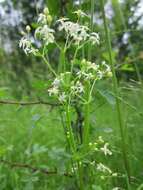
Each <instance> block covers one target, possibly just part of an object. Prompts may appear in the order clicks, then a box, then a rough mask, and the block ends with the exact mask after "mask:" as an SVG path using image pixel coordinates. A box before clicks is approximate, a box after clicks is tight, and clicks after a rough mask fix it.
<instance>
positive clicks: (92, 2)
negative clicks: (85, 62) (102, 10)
mask: <svg viewBox="0 0 143 190" xmlns="http://www.w3.org/2000/svg"><path fill="white" fill-rule="evenodd" d="M94 3H95V1H94V0H91V10H90V13H91V19H90V30H91V32H93V16H94ZM91 50H92V46H91V43H90V44H89V46H88V59H89V60H91Z"/></svg>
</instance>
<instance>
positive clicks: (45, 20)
mask: <svg viewBox="0 0 143 190" xmlns="http://www.w3.org/2000/svg"><path fill="white" fill-rule="evenodd" d="M51 21H52V17H51V15H50V14H49V10H48V8H45V9H44V11H43V13H40V14H39V17H38V21H37V22H38V27H37V29H36V30H35V33H34V36H35V39H34V41H35V42H36V40H41V41H42V43H43V45H44V46H45V45H48V44H50V43H54V41H55V37H54V32H55V31H54V30H53V29H51V28H50V24H51ZM30 30H31V28H30V26H26V33H25V32H23V35H24V36H23V37H22V38H21V40H20V42H19V47H20V48H22V49H23V50H24V52H25V53H26V54H34V55H36V54H37V53H38V51H39V50H38V48H36V47H35V46H36V43H32V37H30Z"/></svg>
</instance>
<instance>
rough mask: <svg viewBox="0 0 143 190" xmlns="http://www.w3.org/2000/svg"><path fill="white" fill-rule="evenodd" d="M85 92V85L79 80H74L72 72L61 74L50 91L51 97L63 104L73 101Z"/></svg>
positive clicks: (52, 84)
mask: <svg viewBox="0 0 143 190" xmlns="http://www.w3.org/2000/svg"><path fill="white" fill-rule="evenodd" d="M83 92H84V86H83V84H82V83H81V82H80V81H79V80H74V79H72V76H71V72H65V73H61V74H60V75H59V76H58V77H57V78H55V79H54V81H53V82H52V83H51V86H50V88H49V89H48V93H49V96H53V97H56V98H57V99H58V100H59V101H60V102H61V103H65V102H66V101H68V100H72V98H73V97H75V96H76V95H81V94H82V93H83Z"/></svg>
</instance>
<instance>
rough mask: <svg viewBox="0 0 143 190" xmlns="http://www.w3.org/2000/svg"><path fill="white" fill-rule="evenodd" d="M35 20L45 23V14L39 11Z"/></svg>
mask: <svg viewBox="0 0 143 190" xmlns="http://www.w3.org/2000/svg"><path fill="white" fill-rule="evenodd" d="M37 22H38V23H40V24H46V23H47V17H46V15H45V14H43V13H40V14H39V17H38V21H37Z"/></svg>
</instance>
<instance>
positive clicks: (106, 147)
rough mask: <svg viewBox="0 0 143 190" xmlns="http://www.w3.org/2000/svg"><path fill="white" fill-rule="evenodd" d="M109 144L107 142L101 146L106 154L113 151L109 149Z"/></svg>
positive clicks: (110, 153)
mask: <svg viewBox="0 0 143 190" xmlns="http://www.w3.org/2000/svg"><path fill="white" fill-rule="evenodd" d="M108 146H109V144H108V143H105V145H104V147H103V148H100V150H101V151H102V152H103V153H104V154H105V156H107V155H112V152H111V151H110V150H109V149H108Z"/></svg>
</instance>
